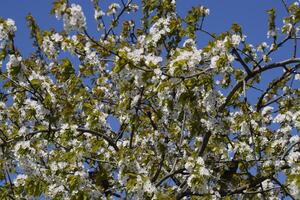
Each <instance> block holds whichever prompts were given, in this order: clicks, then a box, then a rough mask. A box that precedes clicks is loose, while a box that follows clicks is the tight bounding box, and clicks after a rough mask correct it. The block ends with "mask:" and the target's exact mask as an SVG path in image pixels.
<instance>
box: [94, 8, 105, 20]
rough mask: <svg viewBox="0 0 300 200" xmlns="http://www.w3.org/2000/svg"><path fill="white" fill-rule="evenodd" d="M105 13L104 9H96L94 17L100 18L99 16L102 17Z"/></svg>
mask: <svg viewBox="0 0 300 200" xmlns="http://www.w3.org/2000/svg"><path fill="white" fill-rule="evenodd" d="M104 15H105V12H103V11H102V10H95V14H94V18H95V20H98V19H99V18H101V17H102V16H104Z"/></svg>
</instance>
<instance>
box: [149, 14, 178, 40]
mask: <svg viewBox="0 0 300 200" xmlns="http://www.w3.org/2000/svg"><path fill="white" fill-rule="evenodd" d="M172 18H174V17H173V16H171V15H169V16H167V17H166V18H159V19H158V20H157V21H156V22H155V23H154V24H153V25H152V27H151V28H150V30H149V35H150V38H146V43H147V44H151V45H154V46H156V45H157V42H158V41H159V40H160V39H161V38H162V37H163V36H164V35H166V34H167V33H169V32H170V28H169V25H170V21H171V20H172Z"/></svg>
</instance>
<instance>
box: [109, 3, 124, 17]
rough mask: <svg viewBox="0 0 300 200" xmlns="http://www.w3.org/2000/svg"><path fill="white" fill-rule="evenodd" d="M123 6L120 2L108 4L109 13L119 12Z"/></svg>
mask: <svg viewBox="0 0 300 200" xmlns="http://www.w3.org/2000/svg"><path fill="white" fill-rule="evenodd" d="M120 8H121V6H120V4H118V3H112V4H110V5H109V6H108V11H107V13H106V14H107V15H113V14H116V13H117V10H118V9H120Z"/></svg>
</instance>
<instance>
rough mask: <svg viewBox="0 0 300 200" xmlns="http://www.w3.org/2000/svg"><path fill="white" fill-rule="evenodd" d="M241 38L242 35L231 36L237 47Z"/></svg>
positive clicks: (233, 43)
mask: <svg viewBox="0 0 300 200" xmlns="http://www.w3.org/2000/svg"><path fill="white" fill-rule="evenodd" d="M241 40H242V38H241V36H240V35H236V34H234V35H232V36H231V42H232V45H233V46H235V47H236V46H238V45H239V44H240V42H241Z"/></svg>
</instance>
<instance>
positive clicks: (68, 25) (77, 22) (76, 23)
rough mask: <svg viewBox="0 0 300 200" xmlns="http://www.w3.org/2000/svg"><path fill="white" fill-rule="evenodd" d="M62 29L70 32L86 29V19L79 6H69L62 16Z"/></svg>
mask: <svg viewBox="0 0 300 200" xmlns="http://www.w3.org/2000/svg"><path fill="white" fill-rule="evenodd" d="M63 20H64V29H65V31H67V32H70V31H82V30H83V29H85V27H86V18H85V16H84V13H83V11H82V9H81V6H80V5H76V4H71V7H68V8H67V11H66V12H65V14H64V15H63Z"/></svg>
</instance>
